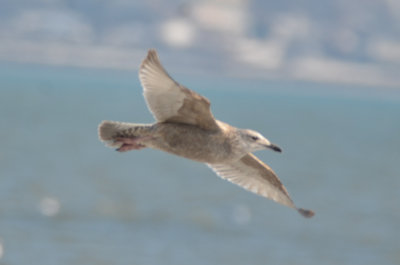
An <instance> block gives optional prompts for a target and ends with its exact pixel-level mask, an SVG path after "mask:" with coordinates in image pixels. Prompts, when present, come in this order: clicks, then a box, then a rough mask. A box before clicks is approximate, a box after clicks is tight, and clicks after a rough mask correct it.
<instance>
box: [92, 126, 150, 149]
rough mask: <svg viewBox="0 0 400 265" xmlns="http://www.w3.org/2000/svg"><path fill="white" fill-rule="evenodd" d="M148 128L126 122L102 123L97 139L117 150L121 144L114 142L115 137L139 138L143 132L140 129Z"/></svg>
mask: <svg viewBox="0 0 400 265" xmlns="http://www.w3.org/2000/svg"><path fill="white" fill-rule="evenodd" d="M148 126H149V125H146V124H135V123H128V122H118V121H102V122H101V123H100V125H99V128H98V132H99V139H100V141H102V142H104V143H105V144H106V145H107V146H109V147H113V148H119V147H121V145H122V143H121V142H118V141H115V138H116V137H136V136H140V134H141V133H142V132H143V130H142V128H143V129H145V128H146V127H148Z"/></svg>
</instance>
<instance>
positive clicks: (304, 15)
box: [0, 0, 400, 265]
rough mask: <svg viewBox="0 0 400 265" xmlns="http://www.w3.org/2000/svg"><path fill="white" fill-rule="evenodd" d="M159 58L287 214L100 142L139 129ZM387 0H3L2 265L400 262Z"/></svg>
mask: <svg viewBox="0 0 400 265" xmlns="http://www.w3.org/2000/svg"><path fill="white" fill-rule="evenodd" d="M149 48H156V49H157V50H158V52H159V55H160V58H161V61H162V62H163V64H164V66H165V67H166V68H167V70H168V71H169V73H170V74H171V75H172V76H173V77H174V78H175V79H176V80H178V81H179V82H180V83H182V84H184V85H186V86H187V87H189V88H191V89H193V90H196V91H197V92H199V93H201V94H202V95H204V96H206V97H207V98H209V99H210V101H211V102H212V111H213V113H214V115H215V116H216V117H217V118H218V119H220V120H223V121H226V122H228V123H230V124H232V125H234V126H237V127H242V128H252V129H255V130H257V131H260V132H261V133H263V134H264V135H265V136H266V137H267V138H268V139H270V140H271V141H272V142H274V143H276V144H278V145H279V146H281V147H282V149H283V151H284V152H283V153H282V154H276V153H273V152H268V151H264V152H257V156H259V157H260V158H261V159H262V160H263V161H265V162H267V163H268V164H269V165H270V166H271V167H272V168H273V169H274V170H275V171H276V172H277V173H278V175H279V176H280V178H281V180H282V182H283V183H284V184H285V186H286V187H287V189H288V191H289V193H290V194H291V195H292V198H293V199H294V201H295V203H296V204H297V205H298V206H299V207H304V208H311V209H313V210H314V211H315V212H316V216H315V217H314V218H313V219H304V218H302V217H301V216H300V215H298V214H297V213H296V212H295V211H293V210H291V209H288V208H286V207H283V206H280V205H278V204H276V203H273V202H271V201H269V200H266V199H264V198H261V197H258V196H256V195H253V194H251V193H248V192H246V191H244V190H242V189H240V188H238V187H236V186H235V185H232V184H230V183H228V182H226V181H224V180H221V179H219V178H218V177H216V176H215V174H214V173H213V172H212V171H211V170H209V169H208V168H207V167H206V166H204V165H202V164H199V163H195V162H192V161H189V160H186V159H183V158H178V157H175V156H172V155H168V154H165V153H161V152H157V151H154V150H147V149H145V150H141V151H135V152H129V153H125V154H120V153H117V152H115V151H113V150H111V149H108V148H105V147H104V146H103V144H102V143H100V142H99V141H98V139H97V125H98V123H100V122H101V120H105V119H109V120H120V121H130V122H137V123H150V122H152V121H153V118H152V116H151V114H150V113H149V111H148V110H147V108H146V105H145V102H144V100H143V97H142V92H141V87H140V84H139V81H138V78H137V69H138V66H139V64H140V62H141V60H142V59H143V58H144V57H145V55H146V52H147V50H148V49H149ZM399 114H400V2H399V1H396V0H384V1H379V0H366V1H365V0H363V1H361V0H346V1H342V0H339V1H333V2H332V1H316V0H310V1H296V2H293V1H279V3H278V2H277V1H263V0H214V1H206V0H204V1H200V0H199V1H194V0H193V1H183V0H173V1H159V0H151V1H127V0H116V1H102V0H97V1H95V0H88V1H77V0H36V1H23V0H21V1H11V0H3V1H2V3H1V8H0V264H6V265H14V264H28V263H29V264H41V265H45V264H49V265H50V264H51V265H52V264H363V265H365V264H371V265H372V264H374V265H375V264H400V239H399V238H400V193H399V190H400V178H399V174H400V170H399V167H398V164H399V162H400V151H399V150H400V140H399V135H400V115H399Z"/></svg>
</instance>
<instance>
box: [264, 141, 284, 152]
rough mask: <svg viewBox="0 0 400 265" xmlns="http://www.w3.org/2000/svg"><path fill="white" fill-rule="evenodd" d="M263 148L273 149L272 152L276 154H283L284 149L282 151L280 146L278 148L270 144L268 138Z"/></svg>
mask: <svg viewBox="0 0 400 265" xmlns="http://www.w3.org/2000/svg"><path fill="white" fill-rule="evenodd" d="M263 146H265V148H268V149H272V150H274V151H275V152H279V153H281V152H282V149H281V148H280V147H279V146H277V145H275V144H273V143H271V142H270V141H269V140H268V139H266V138H264V141H263Z"/></svg>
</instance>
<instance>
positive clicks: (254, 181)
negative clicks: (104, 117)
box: [99, 50, 314, 217]
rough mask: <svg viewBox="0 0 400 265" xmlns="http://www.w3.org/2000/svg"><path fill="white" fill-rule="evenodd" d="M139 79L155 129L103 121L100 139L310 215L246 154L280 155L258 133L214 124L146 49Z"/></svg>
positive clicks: (198, 99) (200, 101) (205, 103)
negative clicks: (180, 163) (173, 161)
mask: <svg viewBox="0 0 400 265" xmlns="http://www.w3.org/2000/svg"><path fill="white" fill-rule="evenodd" d="M139 78H140V81H141V83H142V86H143V95H144V98H145V100H146V103H147V106H148V108H149V110H150V111H151V113H152V114H153V116H154V117H155V119H156V122H155V123H154V124H134V123H123V122H114V121H103V122H102V123H101V124H100V125H99V138H100V140H101V141H104V142H106V144H107V145H108V146H110V147H115V148H117V150H118V151H120V152H124V151H129V150H139V149H142V148H145V147H149V148H153V149H158V150H162V151H165V152H168V153H171V154H175V155H178V156H182V157H185V158H188V159H192V160H195V161H198V162H202V163H206V164H207V165H208V166H209V167H210V168H211V169H213V170H214V171H215V172H216V173H217V175H219V176H220V177H222V178H224V179H226V180H228V181H230V182H233V183H235V184H237V185H239V186H241V187H243V188H245V189H247V190H249V191H251V192H254V193H256V194H258V195H261V196H264V197H266V198H269V199H272V200H274V201H276V202H278V203H281V204H283V205H286V206H288V207H291V208H295V209H297V210H298V212H299V213H301V214H302V215H303V216H305V217H311V216H313V215H314V213H313V212H312V211H310V210H304V209H300V208H296V206H295V205H294V203H293V201H292V200H291V198H290V196H289V194H288V192H287V190H286V188H285V187H284V186H283V185H282V183H281V181H280V180H279V178H278V177H277V176H276V174H275V173H274V172H273V170H272V169H271V168H270V167H269V166H267V165H266V164H264V163H263V162H262V161H261V160H259V159H258V158H257V157H256V156H254V155H253V154H251V153H252V152H254V151H257V150H261V149H266V148H270V149H272V150H275V151H280V148H279V147H277V146H276V145H273V144H271V143H270V141H268V140H267V139H266V138H265V137H263V136H262V135H261V134H260V133H258V132H255V131H252V130H247V129H239V128H235V127H233V126H231V125H229V124H226V123H224V122H221V121H218V120H216V119H215V118H214V116H213V115H212V113H211V110H210V102H209V100H208V99H206V98H205V97H203V96H201V95H199V94H197V93H196V92H194V91H192V90H190V89H188V88H186V87H184V86H182V85H180V84H179V83H177V82H176V81H175V80H173V79H172V78H171V77H170V76H169V75H168V73H167V72H166V71H165V69H164V68H163V66H162V65H161V63H160V60H159V58H158V55H157V52H156V51H155V50H149V52H148V54H147V57H146V58H145V59H144V60H143V62H142V64H141V66H140V70H139Z"/></svg>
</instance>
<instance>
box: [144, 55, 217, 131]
mask: <svg viewBox="0 0 400 265" xmlns="http://www.w3.org/2000/svg"><path fill="white" fill-rule="evenodd" d="M139 79H140V82H141V83H142V86H143V95H144V98H145V99H146V103H147V106H148V108H149V109H150V111H151V113H152V114H153V116H154V117H155V119H156V120H157V121H158V122H176V123H184V124H190V125H196V126H199V127H201V128H203V129H206V130H216V129H218V125H217V123H216V121H215V119H214V116H213V115H212V113H211V110H210V102H209V101H208V99H207V98H205V97H203V96H201V95H199V94H197V93H196V92H194V91H192V90H190V89H188V88H186V87H184V86H182V85H180V84H179V83H178V82H176V81H175V80H173V79H172V78H171V77H170V76H169V75H168V73H167V72H166V71H165V69H164V67H163V66H162V65H161V62H160V59H159V58H158V55H157V52H156V50H154V49H150V50H149V52H148V54H147V57H146V58H145V59H144V60H143V62H142V64H141V66H140V70H139Z"/></svg>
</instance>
